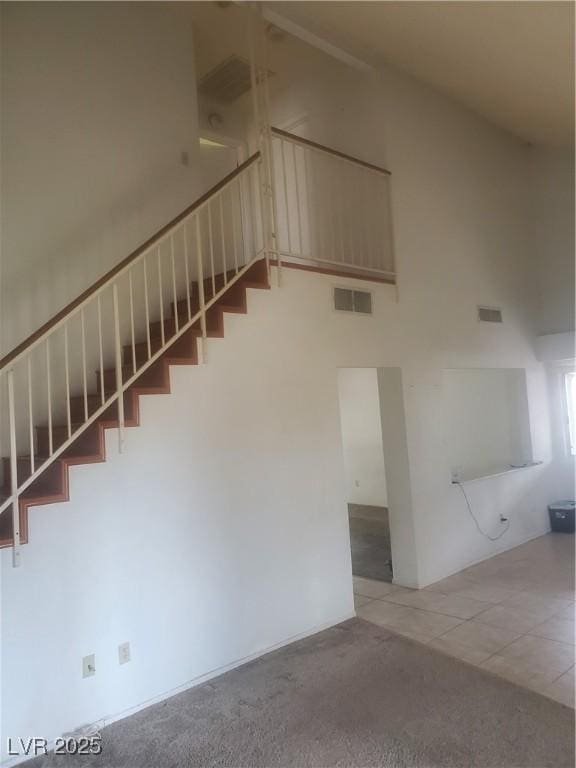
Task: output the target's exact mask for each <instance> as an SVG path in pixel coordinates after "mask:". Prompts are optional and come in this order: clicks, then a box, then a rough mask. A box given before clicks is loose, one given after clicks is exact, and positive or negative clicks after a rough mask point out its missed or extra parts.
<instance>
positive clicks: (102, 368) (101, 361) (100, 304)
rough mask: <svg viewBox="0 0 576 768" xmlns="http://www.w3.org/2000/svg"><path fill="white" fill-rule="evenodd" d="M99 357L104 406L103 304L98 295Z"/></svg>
mask: <svg viewBox="0 0 576 768" xmlns="http://www.w3.org/2000/svg"><path fill="white" fill-rule="evenodd" d="M97 308H98V355H99V359H100V402H101V404H102V405H104V401H105V400H106V395H105V393H104V351H103V348H102V302H101V300H100V294H98V303H97Z"/></svg>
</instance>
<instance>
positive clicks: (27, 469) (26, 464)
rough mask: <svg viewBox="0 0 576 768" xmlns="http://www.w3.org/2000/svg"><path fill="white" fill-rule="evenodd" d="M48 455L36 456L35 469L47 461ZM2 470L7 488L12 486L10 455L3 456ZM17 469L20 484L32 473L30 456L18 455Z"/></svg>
mask: <svg viewBox="0 0 576 768" xmlns="http://www.w3.org/2000/svg"><path fill="white" fill-rule="evenodd" d="M46 458H47V456H34V471H36V470H37V469H38V467H39V466H40V465H41V464H42V463H43V462H45V461H46ZM2 470H3V477H4V485H5V486H6V488H10V486H11V483H12V468H11V462H10V456H4V457H3V458H2ZM16 471H17V475H18V484H20V483H23V482H24V481H25V480H28V478H29V477H30V475H31V474H32V467H31V464H30V456H17V457H16Z"/></svg>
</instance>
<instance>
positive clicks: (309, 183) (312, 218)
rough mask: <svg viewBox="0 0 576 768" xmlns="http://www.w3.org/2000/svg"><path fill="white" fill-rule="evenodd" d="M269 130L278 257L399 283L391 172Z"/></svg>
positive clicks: (301, 139)
mask: <svg viewBox="0 0 576 768" xmlns="http://www.w3.org/2000/svg"><path fill="white" fill-rule="evenodd" d="M271 133H272V159H273V167H274V198H275V210H276V228H277V237H276V242H277V249H278V252H279V254H280V256H281V257H282V258H284V259H285V260H286V259H288V260H293V259H294V260H296V261H300V262H302V261H303V262H308V263H311V264H318V265H319V266H322V265H323V266H325V267H327V268H332V269H335V268H337V269H338V270H341V271H344V272H355V273H357V274H358V273H360V272H366V273H367V274H369V275H372V276H374V277H378V278H380V279H383V280H389V281H390V282H394V281H395V276H396V272H395V266H394V250H393V242H392V217H391V204H390V172H389V171H387V170H386V169H385V168H380V167H378V166H376V165H372V164H371V163H366V162H364V161H362V160H359V159H358V158H355V157H351V156H350V155H346V154H344V153H342V152H338V151H336V150H334V149H331V148H330V147H326V146H324V145H322V144H317V143H316V142H313V141H309V140H308V139H304V138H301V137H299V136H295V135H294V134H291V133H288V132H287V131H282V130H280V129H278V128H272V129H271Z"/></svg>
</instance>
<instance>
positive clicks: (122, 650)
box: [118, 643, 130, 664]
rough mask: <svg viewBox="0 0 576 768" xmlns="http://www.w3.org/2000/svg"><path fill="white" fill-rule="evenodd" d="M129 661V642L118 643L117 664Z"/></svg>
mask: <svg viewBox="0 0 576 768" xmlns="http://www.w3.org/2000/svg"><path fill="white" fill-rule="evenodd" d="M129 661H130V643H120V645H119V646H118V664H127V663H128V662H129Z"/></svg>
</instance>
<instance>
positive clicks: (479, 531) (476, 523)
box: [452, 480, 510, 541]
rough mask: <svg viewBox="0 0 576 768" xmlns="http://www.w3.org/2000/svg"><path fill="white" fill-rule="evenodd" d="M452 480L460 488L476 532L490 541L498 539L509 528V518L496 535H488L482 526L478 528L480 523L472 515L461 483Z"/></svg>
mask: <svg viewBox="0 0 576 768" xmlns="http://www.w3.org/2000/svg"><path fill="white" fill-rule="evenodd" d="M452 482H453V484H454V485H457V486H458V488H460V490H461V491H462V494H463V496H464V498H465V500H466V506H467V507H468V512H469V513H470V517H471V518H472V520H474V524H475V525H476V528H477V529H478V533H480V534H482V536H484V537H486V538H487V539H490V541H498V539H500V538H502V536H504V534H505V533H506V531H507V530H508V529H509V528H510V521H509V520H507V521H506V528H504V530H502V531H500V533H499V534H498V536H490V535H489V534H488V533H484V531H483V530H482V528H480V524H479V522H478V520H476V518H475V517H474V512H472V507H471V505H470V501H469V499H468V496H467V495H466V491H465V490H464V487H463V485H462V483H460V482H459V481H458V480H453V481H452Z"/></svg>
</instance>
